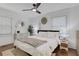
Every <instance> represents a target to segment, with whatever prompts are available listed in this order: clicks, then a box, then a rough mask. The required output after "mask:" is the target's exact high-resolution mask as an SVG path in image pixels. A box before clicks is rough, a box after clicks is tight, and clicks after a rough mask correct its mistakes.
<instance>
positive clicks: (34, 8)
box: [22, 3, 41, 14]
mask: <svg viewBox="0 0 79 59" xmlns="http://www.w3.org/2000/svg"><path fill="white" fill-rule="evenodd" d="M40 4H41V3H34V4H32V5H33V8H31V9H23V10H22V11H34V12H36V13H38V14H41V12H40V11H39V10H38V9H37V8H38V7H39V6H40Z"/></svg>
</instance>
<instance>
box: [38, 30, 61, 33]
mask: <svg viewBox="0 0 79 59" xmlns="http://www.w3.org/2000/svg"><path fill="white" fill-rule="evenodd" d="M39 32H60V31H59V30H38V33H39Z"/></svg>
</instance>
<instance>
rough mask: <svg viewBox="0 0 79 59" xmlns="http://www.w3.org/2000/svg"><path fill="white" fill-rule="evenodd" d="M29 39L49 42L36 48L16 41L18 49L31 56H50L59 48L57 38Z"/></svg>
mask: <svg viewBox="0 0 79 59" xmlns="http://www.w3.org/2000/svg"><path fill="white" fill-rule="evenodd" d="M28 38H31V39H38V40H47V43H44V44H42V45H40V46H38V47H36V48H35V47H33V46H31V45H29V44H27V43H24V42H21V41H18V40H15V45H16V46H17V47H19V48H20V49H22V50H24V51H25V52H28V53H29V54H31V55H35V56H37V55H38V56H40V55H43V56H50V55H51V53H52V52H53V51H54V49H55V48H56V47H57V46H58V39H56V38H53V39H48V38H42V37H37V36H29V37H28Z"/></svg>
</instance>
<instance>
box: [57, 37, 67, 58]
mask: <svg viewBox="0 0 79 59" xmlns="http://www.w3.org/2000/svg"><path fill="white" fill-rule="evenodd" d="M58 54H59V55H61V56H63V55H64V56H67V55H68V40H67V39H66V38H64V39H62V40H60V47H59V53H58Z"/></svg>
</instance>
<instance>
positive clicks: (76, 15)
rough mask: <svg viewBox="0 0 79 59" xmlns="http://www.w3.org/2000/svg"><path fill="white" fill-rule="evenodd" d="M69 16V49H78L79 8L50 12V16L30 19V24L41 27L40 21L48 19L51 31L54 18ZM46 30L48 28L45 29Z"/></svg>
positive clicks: (45, 15)
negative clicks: (43, 18) (44, 18)
mask: <svg viewBox="0 0 79 59" xmlns="http://www.w3.org/2000/svg"><path fill="white" fill-rule="evenodd" d="M63 15H66V16H67V30H68V32H69V33H70V37H69V38H68V40H69V47H70V48H74V49H76V30H78V29H79V27H78V25H79V7H78V6H77V7H72V8H68V9H63V10H59V11H56V12H50V13H48V14H44V15H41V16H38V17H36V18H30V21H29V23H30V24H32V25H39V24H40V20H41V18H42V17H47V19H48V23H47V25H48V26H47V28H49V29H51V21H52V19H53V18H54V17H57V16H63ZM45 29H46V27H45Z"/></svg>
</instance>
